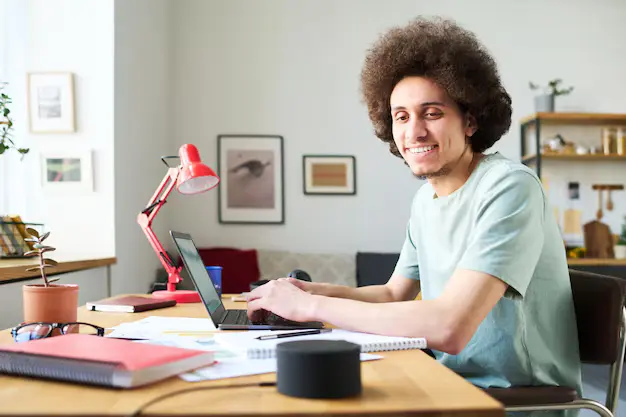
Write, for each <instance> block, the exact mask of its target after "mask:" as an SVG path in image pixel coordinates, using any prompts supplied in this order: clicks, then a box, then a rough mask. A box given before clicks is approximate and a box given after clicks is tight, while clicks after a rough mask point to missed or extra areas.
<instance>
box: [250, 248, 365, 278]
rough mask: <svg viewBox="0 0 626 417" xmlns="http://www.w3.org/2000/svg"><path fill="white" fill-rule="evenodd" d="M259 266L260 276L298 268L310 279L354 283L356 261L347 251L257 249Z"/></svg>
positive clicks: (267, 276) (272, 276)
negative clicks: (320, 251)
mask: <svg viewBox="0 0 626 417" xmlns="http://www.w3.org/2000/svg"><path fill="white" fill-rule="evenodd" d="M258 255H259V268H260V270H261V277H262V278H264V279H277V278H283V277H286V276H287V274H289V273H290V272H291V271H293V270H294V269H301V270H303V271H305V272H306V273H307V274H309V276H310V277H311V280H312V281H313V282H326V283H330V284H338V285H348V286H351V287H354V286H356V264H355V262H354V254H350V253H345V254H344V253H306V252H290V251H284V250H263V249H259V251H258Z"/></svg>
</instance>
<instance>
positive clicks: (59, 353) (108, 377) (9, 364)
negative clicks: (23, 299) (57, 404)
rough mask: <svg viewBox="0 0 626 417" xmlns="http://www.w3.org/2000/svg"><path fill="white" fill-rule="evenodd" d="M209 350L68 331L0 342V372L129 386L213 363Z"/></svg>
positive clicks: (94, 383) (150, 381)
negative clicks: (12, 342) (19, 340)
mask: <svg viewBox="0 0 626 417" xmlns="http://www.w3.org/2000/svg"><path fill="white" fill-rule="evenodd" d="M213 362H214V360H213V352H207V351H204V350H192V349H182V348H177V347H170V346H155V345H147V344H141V343H134V342H131V341H129V340H122V339H110V338H105V337H99V336H91V335H86V334H68V335H63V336H56V337H49V338H46V339H39V340H32V341H29V342H24V343H15V344H12V345H1V346H0V374H8V375H17V376H25V377H33V378H43V379H54V380H61V381H68V382H77V383H81V384H89V385H102V386H107V387H120V388H133V387H138V386H142V385H146V384H149V383H152V382H156V381H159V380H162V379H165V378H169V377H172V376H174V375H178V374H181V373H183V372H188V371H191V370H193V369H196V368H200V367H205V366H208V365H211V364H213Z"/></svg>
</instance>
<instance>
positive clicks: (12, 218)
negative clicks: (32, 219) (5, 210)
mask: <svg viewBox="0 0 626 417" xmlns="http://www.w3.org/2000/svg"><path fill="white" fill-rule="evenodd" d="M31 226H34V227H36V226H41V224H38V223H25V222H24V221H23V220H22V217H21V216H19V215H2V216H0V256H4V257H23V256H24V254H25V253H26V252H28V251H30V250H32V249H33V248H34V244H35V243H34V242H27V241H26V239H27V238H29V237H31V236H30V235H29V234H28V232H27V231H26V228H27V227H31Z"/></svg>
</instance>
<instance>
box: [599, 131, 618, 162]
mask: <svg viewBox="0 0 626 417" xmlns="http://www.w3.org/2000/svg"><path fill="white" fill-rule="evenodd" d="M616 137H617V129H616V128H614V127H605V128H603V129H602V153H603V154H605V155H611V154H612V153H614V149H615V142H616Z"/></svg>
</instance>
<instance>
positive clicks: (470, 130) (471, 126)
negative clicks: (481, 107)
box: [465, 113, 478, 138]
mask: <svg viewBox="0 0 626 417" xmlns="http://www.w3.org/2000/svg"><path fill="white" fill-rule="evenodd" d="M477 130H478V124H477V123H476V118H475V117H474V116H472V115H471V114H469V113H467V114H466V115H465V136H467V137H468V138H469V137H472V135H473V134H474V133H476V131H477Z"/></svg>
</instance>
